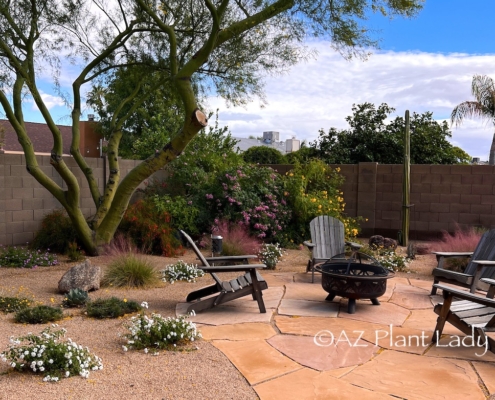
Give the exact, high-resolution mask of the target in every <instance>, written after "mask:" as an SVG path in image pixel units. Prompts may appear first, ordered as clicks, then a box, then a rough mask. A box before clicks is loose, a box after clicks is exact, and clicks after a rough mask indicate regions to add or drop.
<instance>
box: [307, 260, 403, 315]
mask: <svg viewBox="0 0 495 400" xmlns="http://www.w3.org/2000/svg"><path fill="white" fill-rule="evenodd" d="M338 257H339V256H337V259H335V258H334V259H331V260H328V261H326V262H324V263H321V264H317V265H315V270H316V271H318V272H320V273H321V286H322V287H323V289H324V290H325V291H326V292H327V293H328V296H327V298H326V299H325V300H327V301H332V300H333V299H334V297H335V296H341V297H346V298H348V299H349V302H348V305H347V312H348V313H349V314H354V313H355V312H356V300H358V299H370V300H371V302H372V303H373V304H374V305H380V302H379V301H378V297H380V296H383V294H384V293H385V291H386V290H387V280H388V279H390V278H393V277H394V276H395V273H394V272H393V271H390V270H388V269H387V268H384V267H382V266H381V265H380V264H379V263H378V261H376V260H374V259H373V258H371V257H369V256H366V255H365V254H358V255H357V256H354V258H353V259H348V260H345V259H343V258H342V257H341V258H338Z"/></svg>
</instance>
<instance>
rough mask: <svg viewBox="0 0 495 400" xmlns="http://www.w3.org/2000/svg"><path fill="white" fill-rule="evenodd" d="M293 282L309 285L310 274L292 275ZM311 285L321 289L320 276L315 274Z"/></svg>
mask: <svg viewBox="0 0 495 400" xmlns="http://www.w3.org/2000/svg"><path fill="white" fill-rule="evenodd" d="M294 282H296V283H311V272H307V273H299V274H295V275H294ZM311 284H312V285H318V286H320V287H321V274H319V273H318V272H315V281H314V283H311Z"/></svg>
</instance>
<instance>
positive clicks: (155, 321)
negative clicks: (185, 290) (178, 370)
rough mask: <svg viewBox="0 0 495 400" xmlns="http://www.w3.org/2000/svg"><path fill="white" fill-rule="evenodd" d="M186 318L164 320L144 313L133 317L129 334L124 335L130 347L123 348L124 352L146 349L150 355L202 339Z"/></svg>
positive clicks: (159, 316) (129, 324) (128, 326)
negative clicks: (153, 350)
mask: <svg viewBox="0 0 495 400" xmlns="http://www.w3.org/2000/svg"><path fill="white" fill-rule="evenodd" d="M186 318H187V317H178V318H170V317H169V318H163V317H162V316H161V315H160V314H151V317H148V316H147V315H146V314H144V313H141V314H140V315H139V316H137V317H132V318H131V320H130V322H129V323H128V324H127V325H126V328H127V329H128V330H129V333H127V334H125V335H124V337H125V338H127V339H128V340H127V345H128V346H122V347H123V349H124V351H127V348H128V347H129V348H131V349H138V350H141V349H144V352H145V353H148V351H149V349H170V348H173V347H175V346H176V345H177V344H183V343H187V342H193V341H194V340H196V339H198V338H201V333H199V332H198V331H197V329H196V325H195V324H194V323H192V322H189V321H187V320H186ZM155 354H156V353H155Z"/></svg>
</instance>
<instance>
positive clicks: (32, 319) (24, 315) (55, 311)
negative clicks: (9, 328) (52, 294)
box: [14, 305, 64, 324]
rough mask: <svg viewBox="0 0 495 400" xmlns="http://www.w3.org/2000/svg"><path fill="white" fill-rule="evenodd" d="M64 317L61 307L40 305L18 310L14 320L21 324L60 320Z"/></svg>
mask: <svg viewBox="0 0 495 400" xmlns="http://www.w3.org/2000/svg"><path fill="white" fill-rule="evenodd" d="M63 317H64V313H63V312H62V310H61V309H60V308H55V307H50V306H43V305H40V306H35V307H32V308H23V309H21V310H19V311H17V312H16V313H15V316H14V321H15V322H19V323H21V324H46V323H47V322H54V321H59V320H61V319H62V318H63Z"/></svg>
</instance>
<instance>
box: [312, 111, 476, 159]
mask: <svg viewBox="0 0 495 400" xmlns="http://www.w3.org/2000/svg"><path fill="white" fill-rule="evenodd" d="M394 111H395V109H394V108H393V107H390V106H388V105H387V104H385V103H383V104H381V105H380V106H378V108H376V107H375V105H374V104H371V103H363V104H358V105H353V107H352V112H353V115H351V116H348V117H346V121H347V122H348V124H349V129H342V130H339V129H336V128H330V129H329V130H328V132H327V133H326V132H324V131H323V130H320V136H319V139H318V140H317V141H315V142H313V143H312V144H311V146H312V148H313V149H314V150H315V151H317V153H318V155H319V157H320V158H322V159H323V160H325V161H326V162H327V163H329V164H357V163H360V162H379V163H380V164H401V163H402V162H403V135H404V130H405V120H404V118H402V117H396V118H395V119H394V120H392V121H391V122H390V123H387V118H388V116H389V114H391V113H393V112H394ZM410 129H411V163H413V164H463V163H469V162H470V160H471V158H470V156H469V154H467V153H466V152H464V151H463V150H462V149H460V148H458V147H456V146H453V145H452V144H451V143H450V142H449V141H448V140H447V138H449V137H451V136H452V135H451V132H450V130H449V126H448V124H447V122H445V121H444V122H442V123H438V122H437V121H435V120H434V119H433V114H432V113H431V112H426V113H423V114H418V113H413V114H412V116H411V120H410Z"/></svg>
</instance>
